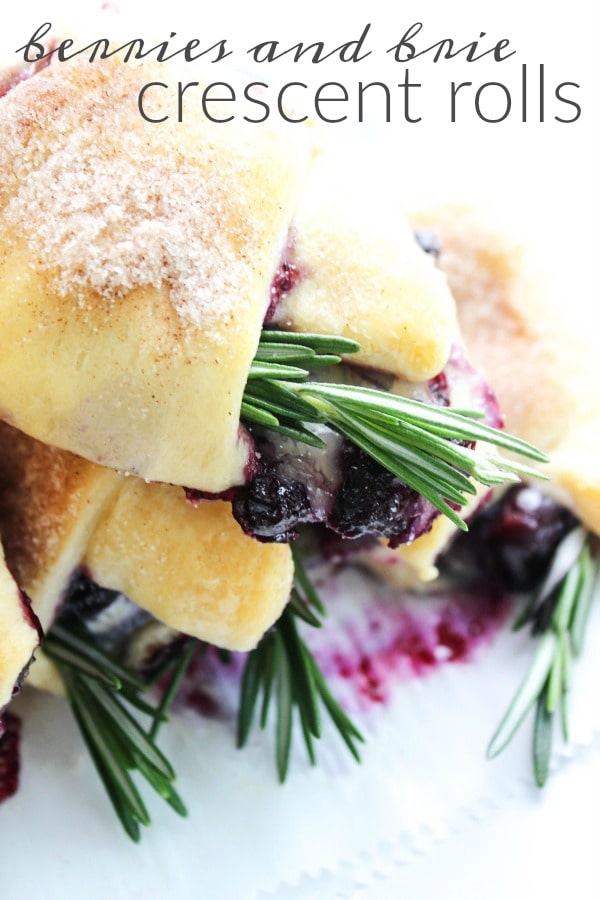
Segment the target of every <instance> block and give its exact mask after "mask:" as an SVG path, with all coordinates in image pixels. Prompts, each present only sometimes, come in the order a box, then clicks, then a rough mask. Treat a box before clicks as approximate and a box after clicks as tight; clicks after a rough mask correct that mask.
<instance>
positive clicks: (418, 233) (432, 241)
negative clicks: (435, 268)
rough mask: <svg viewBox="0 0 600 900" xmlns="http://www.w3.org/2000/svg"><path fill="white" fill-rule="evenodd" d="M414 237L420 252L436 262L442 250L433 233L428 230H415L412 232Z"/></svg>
mask: <svg viewBox="0 0 600 900" xmlns="http://www.w3.org/2000/svg"><path fill="white" fill-rule="evenodd" d="M414 235H415V240H416V242H417V244H418V245H419V247H420V248H421V250H423V251H424V252H425V253H427V254H428V255H429V256H432V257H433V259H434V260H435V261H436V262H437V260H438V257H439V255H440V253H441V250H442V248H441V244H440V241H439V238H438V236H437V234H436V233H435V231H430V230H429V228H417V229H416V230H415V232H414Z"/></svg>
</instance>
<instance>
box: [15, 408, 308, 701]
mask: <svg viewBox="0 0 600 900" xmlns="http://www.w3.org/2000/svg"><path fill="white" fill-rule="evenodd" d="M0 471H2V480H1V481H0V528H1V531H2V536H3V539H4V542H5V547H6V556H7V560H8V562H9V564H10V567H11V570H12V571H13V572H14V573H15V577H16V578H17V580H18V583H19V585H20V586H21V587H23V589H24V590H25V591H26V592H27V594H28V596H29V597H31V600H32V604H33V608H34V610H35V611H36V613H37V614H38V616H39V618H40V621H41V623H42V626H43V627H44V628H45V629H47V628H49V627H50V626H51V624H52V622H53V620H54V618H55V615H56V612H57V610H58V608H59V607H60V604H61V602H62V600H63V599H64V596H65V593H66V591H67V589H68V587H69V584H70V581H71V579H72V577H73V575H74V574H75V573H76V572H77V571H79V570H80V569H81V568H83V570H84V571H85V572H87V574H88V575H89V576H90V577H91V578H92V579H93V580H95V581H96V582H97V583H98V584H100V585H102V586H103V587H106V588H109V589H113V590H116V591H122V592H123V593H125V594H126V595H127V596H128V597H129V598H130V599H131V600H133V601H134V602H135V603H137V604H138V606H140V607H142V608H143V609H146V610H148V611H149V612H151V613H152V614H153V615H154V616H155V617H156V618H158V619H159V620H161V621H164V622H165V623H166V624H168V625H170V626H171V627H172V628H173V629H175V630H177V631H183V632H185V633H186V634H190V635H193V636H194V637H198V638H200V639H202V640H206V641H209V642H210V643H214V644H217V645H219V646H223V647H227V648H229V649H232V650H248V649H250V648H252V647H253V646H255V645H256V643H257V642H258V641H259V639H260V638H261V637H262V635H263V634H264V632H265V631H266V630H267V628H269V627H270V626H271V625H272V624H273V622H274V621H275V620H276V619H277V618H278V617H279V615H280V614H281V612H282V610H283V607H284V605H285V603H286V602H287V600H288V598H289V594H290V590H291V586H292V579H293V565H292V560H291V553H290V549H289V547H288V546H287V545H282V544H260V543H258V542H256V541H254V540H253V539H252V538H249V537H247V536H246V535H245V534H243V533H242V531H241V529H240V527H239V525H238V524H237V522H235V521H234V519H233V517H232V515H231V506H230V504H228V503H225V502H222V501H207V502H205V503H201V504H200V505H199V506H198V507H197V508H193V507H192V506H191V505H190V504H189V503H187V502H186V500H185V497H184V494H183V491H182V490H181V488H179V487H175V486H170V485H160V484H147V483H146V482H144V481H142V480H140V479H137V478H133V477H131V478H128V477H125V476H123V475H119V474H118V473H116V472H113V471H112V470H110V469H106V468H104V467H102V466H97V465H95V464H94V463H90V462H88V461H87V460H83V459H81V458H79V457H76V456H74V455H73V454H71V453H68V452H67V451H64V450H60V449H57V448H52V447H48V446H47V445H45V444H42V443H41V442H40V441H36V440H34V439H33V438H30V437H28V436H27V435H24V434H22V433H21V432H18V431H17V430H16V429H14V428H11V427H10V426H9V425H6V424H5V423H0ZM15 590H16V586H15ZM6 634H7V635H8V632H6ZM29 656H31V653H29V655H28V656H27V659H29ZM40 662H41V660H40ZM23 665H25V663H23ZM52 678H53V676H52V672H51V669H50V668H49V667H48V666H47V665H40V664H38V663H36V665H35V666H33V667H32V670H31V675H30V679H29V681H30V683H32V684H34V685H38V686H46V685H47V684H48V683H49V679H52Z"/></svg>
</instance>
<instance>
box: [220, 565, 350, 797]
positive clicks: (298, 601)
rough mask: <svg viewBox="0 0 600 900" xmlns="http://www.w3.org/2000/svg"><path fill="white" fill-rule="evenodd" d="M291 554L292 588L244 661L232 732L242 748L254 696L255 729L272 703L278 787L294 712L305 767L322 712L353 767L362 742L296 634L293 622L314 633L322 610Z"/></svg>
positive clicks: (286, 761)
mask: <svg viewBox="0 0 600 900" xmlns="http://www.w3.org/2000/svg"><path fill="white" fill-rule="evenodd" d="M293 555H294V565H295V583H294V587H293V590H292V595H291V598H290V602H289V603H288V605H287V606H286V608H285V610H284V612H283V614H282V615H281V617H280V618H279V620H278V621H277V622H276V624H275V626H274V627H273V629H272V630H271V631H270V632H269V633H268V634H267V635H265V637H264V638H263V639H262V641H261V642H260V643H259V645H258V647H257V648H256V649H255V650H253V651H252V652H251V653H250V654H249V656H248V659H247V662H246V666H245V669H244V674H243V678H242V688H241V694H240V707H239V713H238V728H237V734H238V747H243V746H244V745H245V744H246V742H247V740H248V736H249V734H250V730H251V727H252V722H253V719H254V714H255V710H256V707H257V703H258V698H259V694H261V692H262V698H261V709H260V716H259V721H260V726H261V728H265V727H266V725H267V720H268V714H269V708H270V706H271V701H272V699H273V698H274V699H275V706H276V728H275V734H276V738H275V755H276V762H277V771H278V773H279V779H280V781H281V782H284V781H285V779H286V776H287V772H288V768H289V762H290V749H291V741H292V731H293V724H294V713H295V712H297V714H298V718H299V720H300V727H301V729H302V735H303V738H304V743H305V745H306V750H307V752H308V758H309V760H310V762H311V765H315V764H316V754H315V747H314V740H315V739H318V738H320V737H321V714H322V707H324V708H325V710H326V711H327V713H328V714H329V717H330V719H331V721H332V722H333V724H334V726H335V727H336V729H337V731H338V732H339V734H340V736H341V737H342V739H343V741H344V743H345V744H346V746H347V747H348V750H349V751H350V753H351V754H352V756H353V757H354V758H355V759H356V760H357V762H360V755H359V752H358V748H357V744H358V743H359V742H362V741H363V740H364V738H363V736H362V735H361V733H360V732H359V731H358V729H357V728H356V727H355V726H354V724H353V723H352V722H351V720H350V719H349V717H348V716H347V715H346V713H345V712H344V711H343V709H342V708H341V706H340V705H339V704H338V702H337V701H336V700H335V699H334V697H333V696H332V694H331V692H330V690H329V688H328V686H327V682H326V680H325V677H324V676H323V673H322V672H321V670H320V669H319V667H318V665H317V663H316V661H315V659H314V657H313V655H312V653H311V652H310V650H309V649H308V647H307V645H306V643H305V642H304V641H303V640H302V638H301V637H300V634H299V632H298V627H297V620H298V619H301V620H303V621H304V622H306V623H307V624H309V625H311V626H313V627H315V628H320V627H321V626H322V624H323V621H322V620H323V617H324V615H325V609H324V607H323V604H322V603H321V600H320V599H319V597H318V594H317V593H316V591H315V589H314V587H313V585H312V584H311V582H310V579H309V578H308V575H307V574H306V571H305V569H304V566H303V564H302V561H301V559H300V557H299V555H298V553H297V552H296V551H295V550H294V552H293Z"/></svg>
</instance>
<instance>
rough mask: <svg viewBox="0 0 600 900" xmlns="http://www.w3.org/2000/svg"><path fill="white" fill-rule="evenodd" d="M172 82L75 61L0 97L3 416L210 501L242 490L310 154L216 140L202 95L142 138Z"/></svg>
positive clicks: (301, 138) (234, 138)
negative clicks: (274, 290) (248, 393)
mask: <svg viewBox="0 0 600 900" xmlns="http://www.w3.org/2000/svg"><path fill="white" fill-rule="evenodd" d="M181 74H182V73H181V72H180V71H179V69H178V68H177V66H176V65H175V64H171V63H168V64H163V65H162V66H160V65H158V64H154V65H152V64H148V63H147V64H144V65H143V66H140V65H137V64H134V63H129V64H127V65H124V64H123V63H120V62H118V61H113V60H104V61H102V62H101V63H93V64H91V63H89V62H88V61H79V60H75V61H73V62H68V63H55V64H52V65H50V66H49V67H47V68H46V69H43V70H42V71H40V72H38V73H37V74H36V75H35V76H34V77H32V78H30V79H28V80H26V81H23V82H22V83H20V84H18V85H16V86H15V87H14V88H13V89H12V90H11V91H10V92H9V93H8V94H7V95H6V96H5V97H4V98H3V99H2V101H1V105H0V120H1V122H2V130H3V134H4V139H3V141H2V146H1V147H0V224H1V226H2V227H1V230H0V315H1V317H2V328H3V346H4V348H5V350H4V352H3V354H2V358H1V359H0V407H1V408H2V410H3V416H4V418H6V419H7V420H9V421H10V422H11V424H13V425H15V426H16V427H18V428H20V429H21V430H22V431H25V432H27V433H28V434H31V435H32V436H34V437H37V438H38V439H40V440H43V441H44V442H45V443H48V444H52V445H55V446H60V447H62V448H65V449H69V450H70V451H71V452H74V453H76V454H77V455H80V456H83V457H85V458H88V459H90V460H91V461H94V462H98V463H101V464H103V465H107V466H111V467H113V468H115V469H118V470H121V471H124V472H132V473H135V474H138V475H140V476H142V477H145V478H148V479H152V480H156V481H164V482H168V483H175V484H184V485H186V486H188V487H197V488H200V489H203V490H207V491H214V492H218V491H221V490H223V489H225V488H227V487H230V486H231V485H232V484H239V483H241V482H242V481H243V480H244V467H245V465H246V463H247V459H248V442H247V440H245V439H244V433H243V431H240V429H239V413H240V404H241V398H242V393H243V390H244V386H245V383H246V378H247V373H248V370H249V367H250V364H251V361H252V359H253V356H254V353H255V350H256V346H257V344H258V339H259V332H260V328H261V325H262V323H263V319H264V315H265V312H266V308H267V305H268V302H269V286H270V283H271V279H272V277H273V273H274V272H275V270H276V268H277V264H278V261H279V258H280V255H281V252H282V249H283V246H284V245H285V241H286V238H287V231H288V227H289V223H290V220H291V217H292V213H293V209H294V207H295V203H296V199H297V195H298V193H299V190H300V187H301V185H302V184H303V182H304V179H305V174H306V170H307V166H308V163H309V159H310V154H311V147H310V142H309V139H308V138H307V137H306V135H303V134H302V133H301V132H298V131H294V132H293V135H292V134H291V133H290V132H284V131H283V130H281V131H280V132H276V131H275V130H274V129H273V128H271V127H270V126H268V125H267V126H265V127H261V128H259V129H253V128H252V127H251V126H248V125H247V124H246V127H245V128H244V123H242V124H239V125H238V124H237V123H228V124H227V125H223V124H216V123H211V122H209V121H208V120H207V119H206V117H204V116H202V115H201V114H200V111H199V110H198V109H197V104H198V103H199V101H198V100H197V99H195V98H196V97H197V94H193V95H190V99H189V103H188V109H187V115H186V117H185V119H184V121H183V122H182V123H178V122H177V118H176V116H173V117H171V118H169V119H168V120H167V121H166V122H163V123H160V124H149V123H147V122H145V121H144V120H143V119H142V117H141V116H140V114H139V112H138V108H137V95H138V92H139V90H140V88H141V87H142V85H144V84H145V83H146V82H151V81H165V80H166V81H170V82H172V83H175V84H176V83H177V79H178V75H179V76H181ZM160 96H161V97H162V94H161V95H160ZM186 102H187V98H186ZM157 103H158V95H157V94H156V93H155V94H152V93H150V94H149V95H148V102H147V106H146V111H147V114H148V115H151V116H153V117H156V118H158V117H159V112H160V114H161V115H162V114H164V110H162V109H161V110H160V111H158V110H157V109H156V106H157ZM195 107H196V108H195ZM215 112H216V111H215ZM34 363H35V364H34Z"/></svg>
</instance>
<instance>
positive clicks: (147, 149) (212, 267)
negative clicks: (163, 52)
mask: <svg viewBox="0 0 600 900" xmlns="http://www.w3.org/2000/svg"><path fill="white" fill-rule="evenodd" d="M60 66H61V64H58V63H57V64H55V65H54V67H50V68H49V69H48V70H47V71H46V72H44V73H43V74H40V75H38V76H36V79H35V82H30V83H29V84H28V85H27V92H26V93H24V92H22V91H19V90H18V89H14V90H13V91H11V92H10V94H9V95H8V96H7V98H6V106H7V108H6V109H5V110H3V119H4V129H3V131H4V140H3V145H2V148H1V149H0V170H1V171H2V172H8V171H10V170H11V168H12V169H13V175H12V177H10V176H9V177H8V178H7V180H6V181H5V184H4V187H3V190H2V193H3V194H4V203H6V208H5V213H4V216H5V223H6V224H7V225H9V226H11V227H12V228H14V229H15V231H16V232H17V233H18V234H23V233H25V234H27V242H28V246H29V249H30V252H31V255H32V262H31V264H32V266H35V267H39V268H41V269H43V270H45V271H47V272H49V273H50V276H51V281H50V283H51V286H52V289H53V290H54V291H56V293H57V294H58V295H59V296H62V297H65V296H71V297H73V296H75V297H76V298H77V300H78V301H79V303H80V304H81V305H85V304H86V303H89V302H90V294H89V291H90V290H91V291H93V292H94V293H95V294H98V295H100V296H101V297H102V298H103V299H104V300H108V301H111V302H116V301H118V300H119V299H121V298H123V297H124V296H125V295H127V294H128V293H129V292H130V291H132V290H134V289H135V288H138V287H144V286H147V285H149V286H152V287H154V288H156V289H160V288H162V287H165V286H166V287H168V288H169V291H170V297H171V301H172V302H173V304H174V306H175V309H176V311H177V313H178V314H179V315H180V316H181V318H182V319H184V320H187V321H190V322H192V323H194V324H195V325H198V324H199V323H200V322H201V321H203V322H206V319H207V317H208V318H214V317H215V316H222V315H226V314H227V313H228V312H229V311H230V310H231V308H232V307H233V305H234V304H238V303H240V302H243V298H241V297H240V294H239V291H238V290H237V287H238V285H239V284H240V282H241V281H244V280H246V278H247V277H248V275H247V274H245V271H244V270H246V271H247V270H249V268H250V266H251V264H252V257H253V254H254V252H255V251H256V250H257V246H256V244H257V232H256V229H255V228H254V227H253V213H252V210H251V208H250V200H251V199H252V198H249V197H248V195H247V193H246V192H245V191H244V189H243V185H244V182H245V179H244V178H243V177H241V176H242V171H241V170H242V169H243V167H244V165H246V166H247V162H245V160H244V158H243V157H242V158H239V157H238V158H237V159H235V160H234V159H232V158H230V159H224V160H221V164H220V165H219V167H212V168H211V172H210V178H208V177H207V172H206V160H207V158H208V159H209V160H210V155H211V146H210V134H208V135H205V136H204V140H203V145H202V146H200V145H198V146H197V147H196V148H194V147H192V148H190V147H186V148H185V153H183V152H182V151H180V150H179V149H178V148H177V147H169V152H160V150H161V147H160V146H159V142H162V141H163V139H164V140H166V143H167V145H168V144H170V143H172V141H173V137H174V136H173V135H172V134H164V131H165V129H163V128H161V127H159V126H156V125H154V126H148V125H147V124H145V123H144V122H143V120H142V118H141V116H140V115H139V112H138V109H137V99H136V87H137V89H138V90H139V82H140V76H139V75H138V76H137V77H136V75H135V70H133V69H130V68H127V67H125V66H118V67H117V66H114V65H112V66H111V65H108V66H107V65H106V64H105V63H104V64H103V65H102V66H99V65H96V66H89V65H88V69H87V70H82V68H81V66H73V67H72V69H73V71H72V72H69V73H68V75H69V77H68V78H66V79H65V78H64V74H65V73H64V71H60V75H61V78H60V79H57V75H56V73H57V70H58V69H59V67H60ZM75 77H76V79H77V84H76V85H75V80H74V79H75ZM141 83H143V80H142V81H141ZM82 89H83V90H84V91H85V102H84V103H82V102H81V98H79V100H78V102H76V103H74V102H73V92H74V91H75V90H76V91H77V92H78V93H79V94H80V93H81V91H82ZM157 129H158V130H157ZM167 130H169V129H167ZM175 137H176V135H175ZM122 145H124V146H125V147H126V151H127V152H126V153H123V152H119V151H120V148H121V146H122ZM213 152H214V153H217V152H218V148H217V147H214V148H213ZM10 160H17V161H18V164H17V166H13V167H11V165H10ZM231 184H237V185H239V186H240V188H239V190H236V191H235V192H234V191H231V189H230V187H229V189H228V186H230V185H231ZM225 194H226V195H227V197H226V203H224V200H223V197H224V195H225ZM32 223H35V227H31V226H32Z"/></svg>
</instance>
